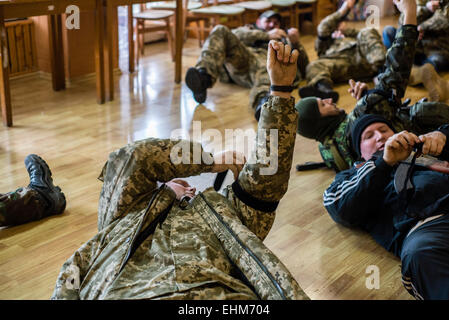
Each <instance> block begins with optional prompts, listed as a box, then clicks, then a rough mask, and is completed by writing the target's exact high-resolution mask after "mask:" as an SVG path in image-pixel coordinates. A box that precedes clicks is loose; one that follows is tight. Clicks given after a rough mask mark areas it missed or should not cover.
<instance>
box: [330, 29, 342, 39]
mask: <svg viewBox="0 0 449 320" xmlns="http://www.w3.org/2000/svg"><path fill="white" fill-rule="evenodd" d="M344 37H345V35H344V34H343V32H341V30H335V31H334V32H332V39H342V38H344Z"/></svg>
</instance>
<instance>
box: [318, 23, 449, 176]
mask: <svg viewBox="0 0 449 320" xmlns="http://www.w3.org/2000/svg"><path fill="white" fill-rule="evenodd" d="M417 36H418V32H417V30H416V27H415V26H402V27H401V28H400V29H399V30H398V32H397V34H396V38H395V41H394V42H393V45H392V46H391V48H390V49H389V50H388V53H387V61H386V65H385V71H384V72H383V73H381V74H380V75H379V76H378V79H379V84H378V85H377V86H376V89H379V90H382V91H384V92H386V93H388V94H389V95H390V96H391V99H385V98H384V97H383V96H382V95H380V94H378V93H375V92H373V93H371V94H367V95H365V96H364V97H362V98H361V99H360V100H358V101H357V104H356V107H355V108H354V110H353V111H352V112H351V113H349V114H348V116H347V118H346V119H345V121H343V122H342V123H341V124H340V126H339V128H338V129H337V130H336V131H335V133H334V135H333V136H331V137H328V138H327V139H325V141H324V142H323V143H322V144H320V146H319V150H320V153H321V156H322V158H323V160H324V161H325V162H326V164H327V165H328V166H329V167H331V168H332V167H334V163H335V161H334V155H333V153H332V151H331V148H330V146H332V145H335V144H337V146H338V150H339V152H340V154H341V157H342V158H343V159H344V160H345V162H346V163H347V166H348V167H349V166H352V165H353V163H354V162H355V161H356V160H358V159H356V156H355V153H354V151H353V150H352V147H351V137H350V132H351V125H352V123H353V122H354V121H355V120H356V119H357V118H358V117H360V116H362V115H363V114H370V113H371V114H380V115H382V116H383V117H385V118H386V119H388V120H389V121H390V122H391V123H392V125H393V126H394V128H395V130H397V131H398V132H399V131H402V130H408V131H412V132H414V133H417V134H423V133H427V132H429V131H432V130H436V129H437V128H438V127H439V126H441V125H443V124H447V123H449V106H447V105H446V104H444V103H441V102H421V103H416V104H414V105H412V106H410V108H408V109H402V108H401V99H402V98H403V97H404V93H405V90H406V87H407V82H408V79H409V76H410V70H411V67H412V64H413V59H414V53H415V43H416V41H417ZM340 170H344V168H341V169H340Z"/></svg>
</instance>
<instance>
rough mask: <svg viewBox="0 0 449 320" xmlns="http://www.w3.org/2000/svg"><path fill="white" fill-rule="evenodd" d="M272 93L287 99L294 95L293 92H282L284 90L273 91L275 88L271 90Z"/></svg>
mask: <svg viewBox="0 0 449 320" xmlns="http://www.w3.org/2000/svg"><path fill="white" fill-rule="evenodd" d="M270 94H271V95H272V96H278V97H281V98H285V99H290V98H291V96H292V94H291V92H282V91H273V90H272V91H271V92H270Z"/></svg>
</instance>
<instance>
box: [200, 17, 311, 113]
mask: <svg viewBox="0 0 449 320" xmlns="http://www.w3.org/2000/svg"><path fill="white" fill-rule="evenodd" d="M269 40H270V39H269V37H268V33H267V32H265V31H263V30H260V29H256V28H255V27H254V26H252V25H246V26H243V27H239V28H237V29H233V30H232V31H231V30H230V29H229V28H228V27H226V26H223V25H218V26H215V27H214V29H213V30H212V31H211V33H210V34H209V36H208V38H207V39H206V41H205V43H204V45H203V48H202V50H201V55H200V57H199V59H198V61H197V64H196V67H197V68H205V69H206V70H207V73H208V74H209V75H211V77H212V81H213V83H215V82H216V81H217V79H220V81H222V82H234V83H236V84H237V85H239V86H242V87H245V88H251V91H250V101H249V105H250V106H251V107H252V108H254V109H255V108H256V107H257V105H255V102H256V101H257V97H258V96H259V95H260V94H263V93H269V92H270V78H269V76H268V73H267V53H268V50H267V48H268V42H269ZM297 49H298V50H299V51H300V58H299V59H298V66H300V68H299V69H298V73H297V77H296V79H295V83H294V85H298V84H299V82H300V81H301V80H302V78H303V76H302V75H301V68H303V72H304V68H305V66H306V65H307V64H308V63H309V59H308V56H307V53H306V50H305V49H304V47H303V46H302V44H299V45H298V48H297Z"/></svg>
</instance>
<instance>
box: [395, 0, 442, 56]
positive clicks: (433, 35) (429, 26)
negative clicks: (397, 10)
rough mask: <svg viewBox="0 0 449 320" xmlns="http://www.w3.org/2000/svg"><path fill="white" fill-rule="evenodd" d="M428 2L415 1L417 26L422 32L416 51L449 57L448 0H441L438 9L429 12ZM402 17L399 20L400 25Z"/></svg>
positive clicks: (425, 0) (423, 0) (424, 0)
mask: <svg viewBox="0 0 449 320" xmlns="http://www.w3.org/2000/svg"><path fill="white" fill-rule="evenodd" d="M427 1H428V0H417V1H416V2H417V5H418V7H417V19H418V25H419V26H420V27H421V29H422V30H423V31H424V37H423V39H422V40H420V41H419V42H418V44H417V51H418V52H422V51H424V52H423V53H426V49H427V48H428V49H429V50H431V51H443V52H445V53H446V54H447V55H448V56H449V37H448V36H447V35H448V33H449V0H441V1H440V8H439V9H437V10H435V12H431V11H430V10H429V9H427V7H426V3H427ZM403 21H404V15H403V14H401V16H400V18H399V25H402V23H403Z"/></svg>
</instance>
